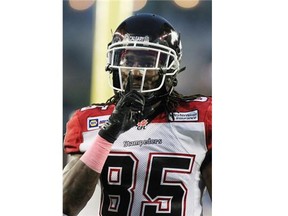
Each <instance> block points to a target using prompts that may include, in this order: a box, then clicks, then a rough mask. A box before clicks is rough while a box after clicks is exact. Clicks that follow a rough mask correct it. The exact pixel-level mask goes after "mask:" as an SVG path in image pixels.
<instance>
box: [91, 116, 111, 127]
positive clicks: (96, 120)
mask: <svg viewBox="0 0 288 216" xmlns="http://www.w3.org/2000/svg"><path fill="white" fill-rule="evenodd" d="M108 118H109V115H106V116H99V117H89V118H87V130H95V129H98V128H100V127H101V126H102V125H103V124H105V122H106V121H107V120H108Z"/></svg>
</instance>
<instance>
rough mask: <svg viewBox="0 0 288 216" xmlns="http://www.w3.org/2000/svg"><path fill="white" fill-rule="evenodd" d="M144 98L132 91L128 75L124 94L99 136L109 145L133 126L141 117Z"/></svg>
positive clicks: (130, 76)
mask: <svg viewBox="0 0 288 216" xmlns="http://www.w3.org/2000/svg"><path fill="white" fill-rule="evenodd" d="M144 105H145V98H144V96H143V95H142V94H140V93H139V92H137V91H136V90H133V76H132V75H131V74H129V76H128V82H127V86H126V88H125V93H124V95H123V96H122V98H121V99H120V100H119V101H118V103H117V104H116V106H115V109H114V111H113V113H112V114H111V116H110V117H109V119H108V121H107V122H106V123H105V124H104V126H103V127H102V129H101V130H100V131H99V135H100V136H101V137H102V138H104V139H105V140H107V141H108V142H110V143H114V141H115V140H116V139H117V138H118V136H119V135H120V134H121V133H123V132H125V131H127V130H129V129H130V128H131V127H133V126H135V125H136V124H137V122H138V121H140V120H141V118H142V116H143V110H144Z"/></svg>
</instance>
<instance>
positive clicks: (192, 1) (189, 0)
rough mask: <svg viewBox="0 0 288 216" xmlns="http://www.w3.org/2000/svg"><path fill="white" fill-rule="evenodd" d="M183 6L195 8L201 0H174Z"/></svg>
mask: <svg viewBox="0 0 288 216" xmlns="http://www.w3.org/2000/svg"><path fill="white" fill-rule="evenodd" d="M174 2H175V3H176V4H177V5H178V6H179V7H182V8H193V7H195V6H197V5H198V4H199V0H174Z"/></svg>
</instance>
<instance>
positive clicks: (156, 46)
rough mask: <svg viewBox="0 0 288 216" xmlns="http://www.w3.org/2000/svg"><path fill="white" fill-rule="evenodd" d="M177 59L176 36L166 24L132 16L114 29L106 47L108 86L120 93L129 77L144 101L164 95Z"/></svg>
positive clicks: (178, 44) (145, 16) (149, 16)
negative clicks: (145, 97) (144, 98)
mask: <svg viewBox="0 0 288 216" xmlns="http://www.w3.org/2000/svg"><path fill="white" fill-rule="evenodd" d="M181 56H182V46H181V41H180V36H179V34H178V33H177V32H176V31H175V30H174V28H173V27H172V25H171V24H170V23H169V22H168V21H167V20H165V19H164V18H162V17H160V16H157V15H154V14H136V15H134V16H131V17H129V18H127V19H126V20H124V21H123V22H122V23H121V24H120V25H119V26H118V28H117V29H116V31H115V33H114V35H113V38H112V41H111V43H109V45H108V49H107V67H106V70H107V71H108V72H109V75H110V79H109V80H110V81H109V84H110V86H111V87H112V88H113V89H114V91H116V92H124V91H125V88H126V84H127V78H128V74H130V75H132V76H133V89H135V90H137V91H138V92H140V93H143V95H145V96H147V98H153V97H154V99H155V97H161V96H163V95H167V93H168V92H170V91H171V89H172V88H173V85H171V82H167V80H171V79H172V78H173V79H175V78H176V74H177V73H178V72H179V69H180V60H181ZM174 86H175V85H174ZM154 99H153V100H154Z"/></svg>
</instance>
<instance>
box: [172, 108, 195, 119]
mask: <svg viewBox="0 0 288 216" xmlns="http://www.w3.org/2000/svg"><path fill="white" fill-rule="evenodd" d="M173 115H174V121H198V119H199V115H198V110H193V111H190V112H174V113H173ZM169 120H171V121H173V117H172V113H170V115H169Z"/></svg>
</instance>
